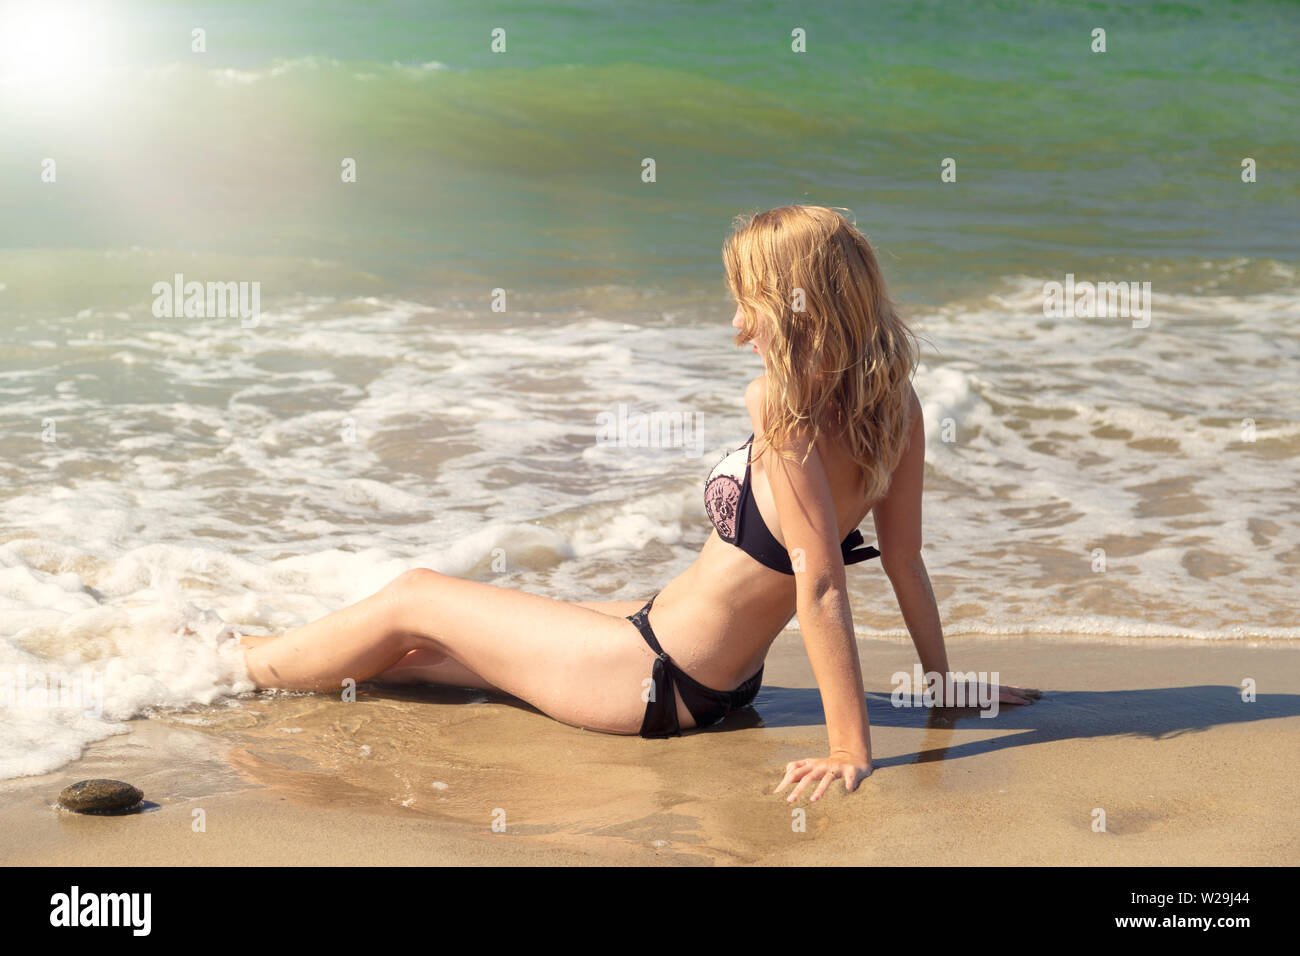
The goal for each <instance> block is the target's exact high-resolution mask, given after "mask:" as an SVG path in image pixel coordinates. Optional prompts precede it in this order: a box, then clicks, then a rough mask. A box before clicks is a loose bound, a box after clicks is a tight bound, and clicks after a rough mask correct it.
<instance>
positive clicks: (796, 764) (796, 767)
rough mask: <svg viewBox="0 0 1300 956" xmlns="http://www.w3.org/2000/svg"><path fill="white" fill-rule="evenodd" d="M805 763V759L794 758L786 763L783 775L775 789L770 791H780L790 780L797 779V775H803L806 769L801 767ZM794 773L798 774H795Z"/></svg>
mask: <svg viewBox="0 0 1300 956" xmlns="http://www.w3.org/2000/svg"><path fill="white" fill-rule="evenodd" d="M807 763H808V761H807V760H794V761H791V762H790V763H788V764H786V765H785V776H784V777H783V778H782V779H781V782H780V783H778V784H777V785H776V789H775V790H773V791H772V792H773V793H780V792H781V791H782V790H784V789H785V788H786V787H787V786H788V785H789V784H790V782H791V781H792V780H798V779H799V777H801V776H803V774H804V773H807V771H806V770H804V769H803V768H804V767H805V766H806V765H807ZM796 774H797V775H798V776H796Z"/></svg>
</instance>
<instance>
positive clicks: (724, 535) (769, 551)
mask: <svg viewBox="0 0 1300 956" xmlns="http://www.w3.org/2000/svg"><path fill="white" fill-rule="evenodd" d="M753 444H754V436H753V435H750V436H749V441H747V442H745V444H743V445H741V446H740V447H739V448H737V449H736V450H735V451H733V452H731V453H729V454H727V455H725V456H724V457H723V458H722V460H721V461H719V462H718V463H717V464H716V465H714V466H713V471H711V472H709V478H708V480H707V481H706V482H705V483H704V510H705V511H706V512H707V513H708V515H709V520H710V521H712V522H713V527H714V528H716V529H717V532H718V537H720V538H721V539H722V540H723V541H725V542H727V543H728V544H734V545H735V546H736V547H738V548H739V549H740V550H741V551H744V552H745V553H746V554H748V555H749V556H750V557H752V558H753V559H754V560H756V561H758V562H759V563H760V564H763V565H765V566H767V567H769V568H771V569H772V570H773V571H780V572H781V573H782V574H790V575H793V574H794V568H793V567H791V566H790V554H789V552H787V551H786V549H785V548H784V547H782V546H781V542H779V541H777V540H776V538H775V537H774V536H773V535H772V532H771V530H769V528H768V527H767V522H766V521H764V520H763V515H762V513H761V512H760V511H759V510H758V505H757V504H755V503H754V496H753V494H752V493H751V492H750V487H749V470H750V464H751V462H750V460H749V449H750V447H751V446H752V445H753ZM862 543H863V541H862V532H861V531H858V530H856V529H855V530H854V531H852V532H851V533H850V534H849V536H848V537H847V538H845V539H844V540H843V541H842V542H840V552H841V553H842V554H843V555H844V563H845V564H857V563H858V562H859V561H868V560H870V559H871V558H878V557H880V552H879V551H877V550H876V549H875V548H872V547H865V548H859V547H858V545H860V544H862Z"/></svg>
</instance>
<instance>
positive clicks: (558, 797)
mask: <svg viewBox="0 0 1300 956" xmlns="http://www.w3.org/2000/svg"><path fill="white" fill-rule="evenodd" d="M949 646H950V653H951V656H952V659H953V662H954V666H955V667H959V668H961V669H970V670H988V671H994V670H997V671H1000V672H1001V674H1002V677H1003V680H1004V681H1007V682H1010V683H1015V684H1018V685H1020V686H1031V687H1038V688H1041V689H1043V690H1044V691H1045V692H1046V696H1045V697H1044V698H1043V699H1042V700H1041V701H1040V702H1038V703H1037V704H1035V705H1032V706H1030V707H1021V708H1012V707H1005V708H1003V709H1002V710H1001V711H1000V713H999V714H998V715H997V716H996V717H995V718H991V719H990V718H981V717H979V716H978V715H977V714H976V713H975V712H972V711H964V712H961V713H954V712H953V711H935V712H932V713H931V712H927V711H925V710H924V709H923V708H895V707H892V706H891V705H890V699H889V689H890V684H889V676H888V675H891V674H893V673H894V672H896V671H900V670H910V669H911V667H912V665H913V663H914V660H915V657H914V654H913V652H912V650H911V648H910V646H909V645H908V644H906V643H905V642H896V641H883V640H865V641H861V642H860V653H861V655H862V659H863V667H864V674H865V675H866V684H867V688H868V693H869V695H870V698H869V711H870V715H871V722H872V728H873V729H872V744H873V749H874V758H875V767H876V769H875V772H874V773H873V775H872V776H871V777H870V778H869V779H868V780H867V781H865V782H864V783H863V784H862V786H861V788H860V789H859V791H858V792H857V793H854V794H851V795H847V794H845V793H844V792H843V790H842V785H841V784H840V783H839V782H837V783H836V784H835V786H833V787H832V788H831V790H830V791H829V792H828V794H827V796H826V797H825V798H824V799H823V800H822V801H821V802H819V803H817V804H812V805H810V804H808V802H807V800H806V798H805V799H804V800H803V801H801V803H800V804H799V806H801V807H803V808H804V809H805V811H806V818H805V819H804V826H803V827H802V829H801V828H799V827H797V826H796V825H795V821H796V819H797V817H796V815H795V814H794V812H793V808H792V806H791V805H789V804H787V803H786V802H785V801H784V799H783V798H782V797H778V796H773V795H772V793H771V791H772V790H773V788H774V787H775V785H776V783H777V781H778V780H779V779H780V777H781V773H782V769H783V767H784V764H785V763H786V762H787V761H789V760H792V759H798V758H801V757H808V756H815V755H821V754H822V752H823V748H824V747H825V731H824V728H823V726H822V723H821V704H820V699H819V696H818V694H817V691H816V685H815V683H814V681H813V679H812V674H811V672H810V670H809V668H808V664H807V659H806V657H805V655H804V652H803V647H802V644H801V641H800V637H799V634H798V632H797V631H787V632H786V633H784V634H783V635H782V636H781V637H780V638H779V639H778V640H777V642H776V644H775V645H774V647H773V651H772V654H771V655H770V657H769V658H768V663H767V671H766V684H765V686H764V688H763V690H762V692H761V693H760V694H759V697H758V700H757V702H756V705H755V708H754V709H753V710H750V711H743V712H739V713H737V714H733V715H732V716H731V717H730V718H728V720H726V721H725V722H724V723H723V725H721V726H720V727H719V728H716V729H710V730H708V731H704V732H701V733H695V734H690V735H687V736H684V737H681V738H677V739H672V740H643V739H640V738H635V737H613V736H607V735H602V734H599V733H593V732H589V731H582V730H578V729H575V728H570V727H566V726H564V725H562V724H559V723H556V722H554V721H552V720H550V719H549V718H547V717H545V716H543V715H540V714H539V713H537V712H536V711H534V710H533V709H532V708H531V707H528V706H527V705H524V704H521V703H519V702H516V701H512V700H510V699H507V698H498V697H492V698H488V697H486V696H485V695H484V694H482V693H480V692H477V691H469V690H464V691H462V690H457V689H449V688H426V687H415V688H387V687H383V688H381V687H378V686H375V685H363V686H362V688H361V690H360V693H359V695H358V700H357V702H356V703H344V702H342V701H339V700H337V699H333V698H327V697H324V696H317V695H289V694H276V695H263V696H252V697H244V698H243V699H241V700H240V701H238V702H237V703H235V704H231V705H229V706H227V705H225V704H223V705H221V706H217V707H211V708H196V709H193V710H190V711H187V712H181V713H173V714H170V715H165V716H158V717H155V718H153V719H148V720H135V721H133V722H132V732H131V733H130V734H127V735H121V736H117V737H113V738H109V739H108V740H105V741H102V742H100V743H96V744H92V745H91V746H90V747H88V748H87V750H86V752H85V754H84V755H83V757H82V758H81V759H80V760H78V761H77V762H76V763H74V764H72V765H70V766H67V767H65V768H63V769H62V770H60V771H59V772H58V773H54V774H49V775H45V776H40V777H28V778H22V779H16V780H10V781H6V782H5V783H3V784H0V793H2V794H3V796H4V799H3V801H2V804H3V806H2V809H0V822H2V824H3V825H0V861H3V862H4V863H6V864H37V865H41V864H49V865H195V864H201V865H223V866H224V865H270V864H322V865H340V864H341V865H372V864H399V865H443V864H450V865H466V864H468V865H476V864H522V865H544V864H571V865H599V864H633V865H661V864H672V865H686V866H708V865H781V864H805V865H817V864H833V865H890V864H892V865H932V864H940V865H943V864H952V865H970V864H987V865H1001V864H1033V865H1041V864H1065V865H1097V864H1103V865H1137V866H1146V865H1171V864H1172V865H1295V864H1297V863H1300V827H1297V822H1296V812H1295V807H1296V804H1297V797H1298V796H1300V794H1298V793H1297V790H1298V789H1300V787H1298V786H1297V780H1296V776H1295V773H1294V768H1295V766H1296V758H1297V756H1300V747H1298V746H1297V741H1298V740H1300V736H1298V735H1297V734H1298V731H1300V645H1297V644H1296V643H1294V642H1277V641H1273V642H1269V643H1267V644H1261V643H1247V642H1202V641H1176V640H1122V641H1121V640H1117V641H1102V640H1096V639H1090V640H1087V641H1070V640H1065V639H1062V638H1053V639H1051V640H1043V639H1029V638H975V637H969V638H959V639H953V640H951V641H950V642H949ZM1245 678H1253V679H1254V680H1255V681H1256V683H1257V686H1258V699H1257V700H1256V701H1255V702H1253V703H1246V702H1243V701H1242V700H1241V695H1240V690H1239V687H1240V682H1241V681H1242V680H1243V679H1245ZM88 777H113V778H119V779H123V780H127V781H129V782H131V783H133V784H135V785H136V786H139V787H141V788H142V789H143V790H144V792H145V799H146V801H147V802H148V805H149V806H148V809H147V812H143V813H139V814H135V815H132V816H125V817H88V816H78V815H75V814H70V813H66V812H61V811H57V810H55V809H53V807H52V805H53V803H54V801H55V798H56V796H57V794H58V792H59V791H60V789H62V788H63V787H64V786H66V785H67V784H69V783H72V782H74V781H76V780H80V779H84V778H88ZM1096 808H1101V809H1102V810H1104V811H1105V814H1106V830H1105V832H1094V829H1093V819H1094V811H1095V809H1096ZM196 811H202V814H201V818H202V821H203V824H204V829H203V832H196V829H195V820H196V819H199V818H200V815H197V814H196ZM494 820H495V821H497V822H498V825H499V824H500V822H501V821H502V820H503V821H504V830H503V831H501V832H494V829H493V824H494Z"/></svg>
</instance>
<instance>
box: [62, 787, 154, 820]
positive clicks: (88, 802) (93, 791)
mask: <svg viewBox="0 0 1300 956" xmlns="http://www.w3.org/2000/svg"><path fill="white" fill-rule="evenodd" d="M143 799H144V793H143V792H142V791H140V790H139V789H137V788H136V787H133V786H131V785H130V784H129V783H123V782H122V781H121V780H81V781H79V782H77V783H74V784H73V785H72V786H70V787H66V788H64V790H63V792H62V793H61V794H59V806H61V807H63V809H65V810H72V811H75V812H76V813H121V812H123V811H124V810H130V809H131V808H132V807H134V806H136V805H137V804H138V803H139V802H140V801H141V800H143Z"/></svg>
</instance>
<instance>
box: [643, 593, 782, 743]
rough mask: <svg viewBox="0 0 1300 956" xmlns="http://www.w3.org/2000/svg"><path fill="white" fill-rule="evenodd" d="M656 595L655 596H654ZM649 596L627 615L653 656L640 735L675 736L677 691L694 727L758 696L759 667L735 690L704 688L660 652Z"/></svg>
mask: <svg viewBox="0 0 1300 956" xmlns="http://www.w3.org/2000/svg"><path fill="white" fill-rule="evenodd" d="M658 596H659V595H657V594H656V595H655V597H658ZM654 602H655V599H654V598H653V597H652V598H651V599H650V600H649V601H647V602H646V605H645V607H643V608H641V610H639V611H637V612H636V613H635V614H633V615H632V616H631V617H629V618H628V620H629V621H631V622H632V623H633V624H635V625H636V629H637V630H638V631H640V632H641V636H642V637H643V638H644V639H645V642H646V643H647V644H649V645H650V650H652V651H654V652H655V654H656V655H658V656H657V657H656V658H655V662H654V669H653V671H652V672H651V677H652V679H653V682H654V683H653V685H652V687H651V694H650V700H649V701H648V702H647V703H646V708H645V719H643V720H642V721H641V730H640V735H641V736H642V737H679V736H681V732H682V728H681V725H680V724H679V723H678V721H677V693H675V692H674V691H676V692H680V693H681V695H682V703H683V704H685V705H686V709H687V710H688V711H690V713H691V716H692V717H694V718H695V726H696V727H708V726H710V725H711V724H716V723H717V722H718V721H720V720H721V719H722V718H723V717H725V716H727V714H729V713H731V712H732V711H733V710H739V709H740V708H742V707H748V706H749V705H750V704H752V703H753V702H754V698H755V697H756V696H757V695H758V688H759V687H760V686H761V685H762V683H763V668H761V667H760V668H759V669H758V673H757V674H755V675H754V676H753V677H751V678H749V680H747V681H745V683H743V684H741V685H740V686H739V687H737V688H736V689H735V690H714V689H713V688H712V687H705V686H704V685H703V684H701V683H700V682H699V681H697V680H695V679H694V678H692V677H691V676H690V675H689V674H687V673H686V672H685V671H684V670H682V669H681V668H680V667H678V666H677V665H676V664H675V663H674V662H673V659H672V658H671V657H669V656H668V655H667V654H665V653H664V649H663V648H662V647H660V646H659V641H658V639H657V638H656V637H655V632H654V631H653V630H651V629H650V605H652V604H654Z"/></svg>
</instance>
